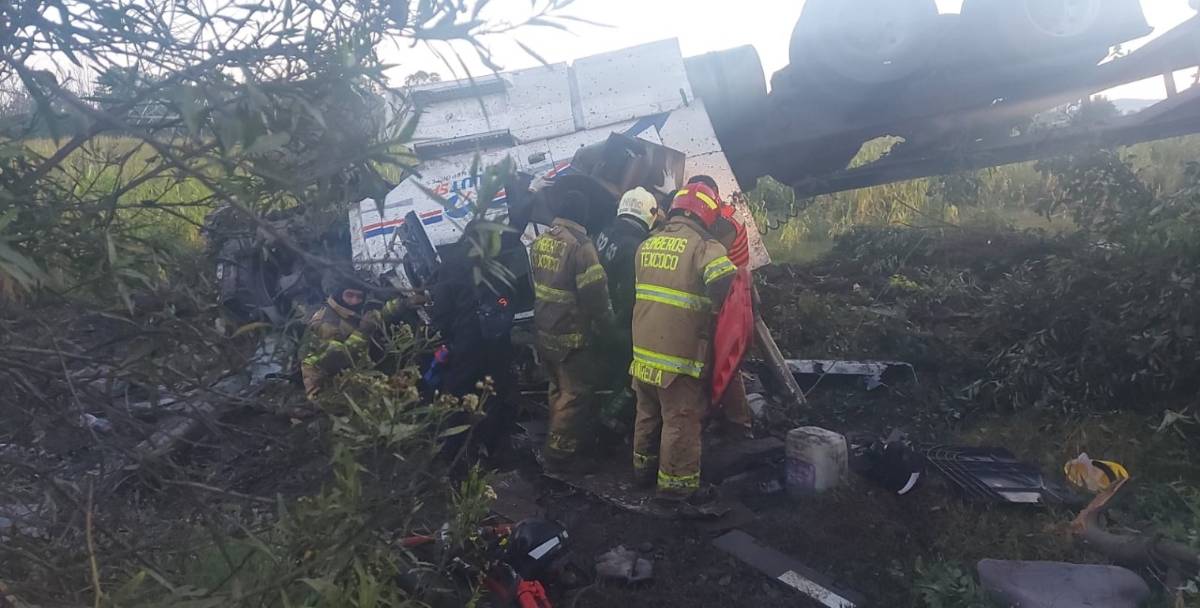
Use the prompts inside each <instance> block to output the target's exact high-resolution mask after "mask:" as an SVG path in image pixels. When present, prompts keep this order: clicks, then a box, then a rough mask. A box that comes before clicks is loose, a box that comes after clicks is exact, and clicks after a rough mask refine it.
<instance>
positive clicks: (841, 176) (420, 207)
mask: <svg viewBox="0 0 1200 608" xmlns="http://www.w3.org/2000/svg"><path fill="white" fill-rule="evenodd" d="M1179 1H1180V4H1181V7H1182V5H1183V0H1179ZM1193 5H1194V3H1193ZM1184 10H1186V9H1184ZM1150 32H1151V28H1150V27H1149V25H1148V24H1147V23H1146V20H1145V16H1144V14H1143V12H1142V6H1141V4H1140V3H1139V2H1138V0H963V2H962V5H961V8H960V10H959V12H958V13H954V14H941V13H939V11H938V8H937V5H936V3H935V2H934V1H933V0H809V1H808V2H806V3H805V5H804V8H803V12H802V15H801V17H800V20H799V22H798V23H797V25H796V28H795V30H794V33H793V36H792V40H791V47H790V54H791V63H790V65H788V66H787V67H786V68H784V69H783V70H781V71H780V72H778V73H777V74H775V75H774V76H773V78H772V79H771V84H772V86H771V90H770V92H769V93H768V90H767V82H766V80H765V79H764V77H763V69H762V65H761V63H760V61H759V58H758V55H757V53H756V52H755V51H754V49H753V48H751V47H740V48H735V49H731V50H728V51H721V52H716V53H710V54H707V55H702V56H699V57H692V58H684V57H683V56H682V54H681V53H680V51H679V46H678V44H677V42H676V41H674V40H667V41H662V42H656V43H651V44H647V45H642V46H637V47H631V48H626V49H620V50H617V51H613V52H609V53H604V54H601V55H596V56H592V57H586V58H583V59H580V60H578V61H576V62H575V63H574V64H573V65H567V64H564V63H559V64H551V65H548V66H542V67H537V68H532V69H528V70H520V71H514V72H505V73H500V74H494V75H489V76H486V77H480V78H475V79H472V80H469V81H456V82H446V83H435V84H431V85H425V86H422V87H418V88H417V89H416V90H414V91H413V92H412V96H411V97H412V98H411V100H410V101H411V103H412V105H413V107H414V108H415V109H416V111H417V112H419V113H420V120H419V122H418V126H417V129H416V132H415V134H414V138H415V144H414V152H415V153H416V155H417V156H418V158H419V159H420V160H421V165H420V167H419V171H418V173H417V174H414V175H413V176H411V177H409V178H407V179H406V180H404V181H403V182H401V183H400V184H399V185H397V186H396V187H395V188H394V189H393V190H392V191H391V192H390V193H388V194H387V196H386V197H385V198H384V200H371V199H368V200H364V201H359V202H357V203H352V204H350V205H349V209H348V214H347V221H346V223H345V224H343V225H340V226H339V227H338V228H337V229H336V230H334V231H332V232H329V233H324V234H321V235H309V236H310V238H309V239H307V240H305V241H304V242H306V243H318V244H319V246H320V247H321V248H322V250H323V251H324V252H326V253H331V254H333V255H335V256H338V257H344V258H346V259H351V258H352V259H353V260H354V262H355V264H356V265H357V266H358V267H359V268H361V269H364V270H366V271H369V272H370V273H371V274H374V275H376V276H383V275H388V276H390V277H393V278H394V281H393V282H394V283H398V284H399V285H401V286H402V287H407V286H414V285H415V284H418V283H419V282H420V280H419V278H418V277H414V276H413V274H414V273H413V265H412V264H407V265H406V263H405V260H406V258H409V257H411V254H412V253H413V252H410V251H409V250H408V249H409V248H410V247H406V245H405V244H406V242H412V238H413V237H411V236H408V237H407V238H405V237H406V233H411V232H414V231H415V230H413V229H417V228H419V229H420V231H422V232H424V236H423V237H422V239H421V240H422V241H424V240H426V239H427V242H428V243H429V245H431V248H432V250H433V255H436V250H437V248H439V247H443V246H445V245H448V244H450V243H452V242H454V241H456V240H457V239H458V238H459V236H460V235H461V229H462V227H463V225H464V224H465V223H466V221H467V220H468V219H469V217H468V216H469V214H470V209H471V201H472V200H473V199H474V198H475V197H476V195H477V191H478V186H479V181H480V179H481V176H480V169H479V167H481V166H487V165H489V164H494V163H498V162H500V161H501V160H504V159H508V160H509V161H511V162H512V163H513V164H514V165H515V166H516V168H517V169H518V170H519V171H520V172H521V173H522V174H523V175H524V177H525V179H524V180H518V181H514V182H513V183H510V184H508V187H507V188H505V189H504V190H502V191H501V192H500V193H499V194H498V195H497V196H496V197H495V200H494V201H493V204H494V207H495V211H494V213H495V214H496V215H505V216H510V219H516V221H517V223H519V224H521V225H520V226H519V228H521V229H524V230H525V237H524V240H525V242H526V243H528V242H530V241H531V240H532V238H534V237H536V235H537V233H538V231H539V230H540V229H541V228H542V227H544V225H545V224H548V223H549V219H550V218H549V217H547V216H548V212H547V211H546V210H545V209H544V208H539V206H538V204H537V200H538V197H537V196H536V191H538V190H539V189H540V188H541V187H542V186H544V185H545V184H547V183H552V182H553V181H554V180H555V179H557V178H559V177H561V176H564V175H571V174H577V175H585V176H587V177H588V178H590V179H594V180H595V181H596V182H597V183H598V184H599V185H600V186H602V187H604V188H606V189H608V190H609V191H610V192H612V193H613V194H614V195H615V194H619V192H620V191H621V190H622V189H624V188H629V187H633V186H644V187H647V188H649V189H653V190H658V191H665V190H669V189H672V188H675V187H677V186H678V185H679V184H680V182H681V181H682V180H683V178H684V176H685V175H694V174H700V173H704V174H708V175H711V176H713V177H714V178H716V180H717V182H718V183H719V185H720V187H721V190H722V192H725V193H729V192H736V191H738V190H742V189H746V188H750V187H752V186H753V184H754V182H755V180H756V179H757V178H758V177H760V176H763V175H772V176H774V177H775V178H777V179H779V180H781V181H783V182H785V183H788V184H790V185H791V186H792V187H793V188H795V189H796V191H797V194H799V195H815V194H821V193H826V192H834V191H838V190H845V189H851V188H857V187H864V186H870V185H876V184H881V183H886V182H889V181H897V180H901V179H911V178H916V177H923V176H928V175H934V174H944V173H947V172H951V171H956V170H967V169H974V168H980V167H986V166H993V165H998V164H1004V163H1010V162H1017V161H1022V160H1029V159H1034V158H1041V157H1045V156H1048V155H1053V154H1061V153H1063V152H1066V151H1070V150H1071V149H1074V148H1078V147H1082V146H1097V145H1120V144H1128V143H1134V142H1137V141H1146V140H1152V139H1157V138H1163V137H1171V136H1175V135H1182V134H1188V133H1195V132H1200V87H1192V88H1191V89H1188V90H1186V91H1178V90H1177V88H1176V87H1175V81H1174V78H1173V74H1174V72H1175V71H1177V70H1181V69H1185V68H1188V67H1193V66H1196V65H1197V64H1200V42H1198V41H1200V17H1194V18H1192V19H1190V20H1188V21H1186V22H1185V23H1183V24H1182V25H1180V26H1178V27H1176V28H1175V29H1174V30H1172V31H1169V32H1166V33H1163V34H1162V35H1161V36H1159V37H1158V38H1157V39H1155V40H1153V41H1151V42H1149V43H1148V44H1145V45H1144V46H1142V47H1141V48H1139V49H1138V50H1136V51H1134V52H1132V53H1113V52H1112V49H1113V48H1114V47H1118V46H1119V45H1122V44H1125V43H1127V42H1130V41H1133V40H1136V39H1138V38H1139V37H1142V36H1145V35H1147V34H1149V33H1150ZM1160 75H1163V76H1164V77H1165V80H1166V81H1168V82H1169V85H1168V86H1167V90H1168V92H1169V93H1171V95H1170V96H1169V97H1168V98H1167V99H1166V100H1165V101H1162V102H1161V103H1158V104H1156V105H1154V106H1152V107H1150V108H1148V109H1146V110H1143V111H1142V112H1139V113H1137V114H1134V115H1131V116H1123V117H1120V118H1118V119H1114V120H1112V121H1110V122H1109V123H1104V124H1100V125H1089V126H1087V127H1079V128H1073V127H1069V128H1060V129H1056V130H1052V131H1048V132H1047V131H1043V130H1031V129H1028V128H1027V124H1028V122H1029V118H1030V117H1032V116H1033V115H1035V114H1037V113H1038V112H1041V111H1044V110H1047V109H1050V108H1054V107H1057V106H1059V105H1062V104H1064V103H1069V102H1071V101H1073V100H1078V99H1080V98H1082V97H1086V96H1088V95H1091V94H1093V93H1096V92H1099V91H1102V90H1105V89H1107V88H1110V87H1113V86H1116V85H1120V84H1124V83H1128V82H1132V81H1136V80H1140V79H1144V78H1149V77H1155V76H1160ZM884 135H892V136H898V137H901V138H903V141H902V143H901V144H899V145H897V146H895V147H893V149H892V150H891V152H890V153H889V154H888V155H886V156H885V157H883V158H881V159H879V160H877V161H876V162H874V163H870V164H867V165H864V166H859V167H854V168H848V163H849V161H850V160H851V159H852V158H853V157H854V156H855V154H856V153H857V152H858V150H859V149H860V147H861V146H862V144H863V143H864V142H866V141H869V140H871V139H873V138H876V137H880V136H884ZM477 158H478V159H480V160H481V161H482V162H480V163H476V159H477ZM524 205H529V206H530V207H531V208H530V207H523V206H524ZM518 208H521V209H522V210H521V211H519V212H518V211H517V210H518ZM513 215H517V216H519V217H517V218H512V217H511V216H513ZM739 215H740V219H741V220H742V221H743V222H745V223H746V224H747V225H748V226H753V225H754V222H753V219H752V218H751V217H750V214H749V212H748V210H746V209H745V208H741V209H739ZM597 217H598V218H599V221H601V222H602V221H604V219H605V218H607V217H611V214H609V213H605V212H600V213H598V214H597ZM406 218H415V219H406ZM275 221H277V222H278V223H279V225H280V226H281V227H283V228H285V229H288V230H292V229H293V228H294V229H297V230H300V231H303V230H305V229H307V228H308V224H307V223H306V222H305V221H304V220H303V219H297V218H289V217H285V216H281V217H279V218H275ZM406 221H407V222H409V224H410V225H409V228H410V230H404V229H403V227H404V226H405V223H406ZM234 223H236V222H234ZM413 224H416V225H413ZM598 227H602V226H593V228H598ZM749 232H750V237H751V239H750V240H751V243H750V244H751V254H752V267H753V268H758V267H761V266H763V265H765V264H768V263H769V262H770V260H769V256H768V255H767V252H766V251H765V249H764V248H763V247H762V243H761V239H759V238H758V232H757V231H756V230H750V231H749ZM223 234H230V232H228V231H225V232H223ZM234 234H236V231H234ZM212 246H213V252H214V254H215V255H216V256H217V259H218V276H219V280H220V285H221V292H222V299H223V301H224V303H225V304H226V305H227V307H228V308H230V309H231V310H232V311H235V312H236V314H237V316H238V317H239V318H243V319H245V318H249V317H260V318H261V317H266V318H268V319H271V320H273V321H279V320H281V319H284V318H287V316H288V315H287V311H288V310H289V309H290V307H291V305H292V303H293V302H296V301H303V300H306V299H307V300H311V299H314V298H319V297H320V293H319V289H318V286H319V279H314V276H313V274H314V273H313V272H312V269H310V268H306V267H305V266H304V265H303V263H302V262H300V261H298V260H297V259H296V256H289V255H288V252H287V251H286V247H282V246H281V244H279V243H276V242H274V241H273V240H272V239H271V238H270V236H269V235H266V234H263V233H262V231H251V232H250V233H247V234H239V235H237V236H236V237H235V238H225V239H223V240H222V241H220V242H216V243H213V245H212ZM426 257H428V256H426ZM525 262H526V264H527V260H525ZM510 265H512V266H513V270H514V273H515V274H517V276H518V278H521V277H524V276H527V273H525V272H523V271H522V262H521V260H519V259H514V260H512V263H511V264H510ZM523 289H525V290H526V292H525V294H526V295H525V297H522V298H519V299H520V300H521V301H520V302H519V303H518V304H519V306H521V307H522V308H523V311H521V312H523V313H524V316H528V314H529V310H530V309H531V303H532V298H531V296H529V293H528V285H527V281H525V284H524V286H523ZM519 316H521V315H519Z"/></svg>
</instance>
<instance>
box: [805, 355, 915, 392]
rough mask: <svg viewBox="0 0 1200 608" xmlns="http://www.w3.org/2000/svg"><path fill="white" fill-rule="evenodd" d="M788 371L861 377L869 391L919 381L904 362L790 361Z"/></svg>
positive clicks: (910, 366) (813, 374)
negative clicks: (899, 381) (902, 382)
mask: <svg viewBox="0 0 1200 608" xmlns="http://www.w3.org/2000/svg"><path fill="white" fill-rule="evenodd" d="M786 363H787V366H788V370H789V371H791V372H792V374H793V375H804V376H861V377H862V379H863V385H864V386H865V387H866V389H867V390H869V391H873V390H875V389H877V388H879V387H881V386H886V385H887V382H888V381H891V382H895V381H898V380H907V379H910V378H911V379H912V380H913V381H914V382H915V381H916V379H917V372H916V371H915V370H914V369H913V366H912V365H911V364H909V363H904V362H903V361H838V360H836V359H788V360H787V361H786Z"/></svg>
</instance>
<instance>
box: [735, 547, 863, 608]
mask: <svg viewBox="0 0 1200 608" xmlns="http://www.w3.org/2000/svg"><path fill="white" fill-rule="evenodd" d="M713 545H714V546H715V547H717V548H718V549H720V550H722V551H724V552H726V553H729V554H730V555H732V556H734V557H736V558H738V559H740V560H742V561H743V562H745V563H746V564H748V565H750V566H752V567H753V568H754V569H756V570H758V571H760V572H762V573H763V574H766V575H767V576H769V577H771V578H773V579H775V580H777V581H779V582H781V583H783V584H785V585H787V586H788V587H791V588H792V589H795V590H796V591H799V592H800V593H803V594H804V595H806V596H808V597H810V598H812V599H813V600H816V601H817V602H818V603H820V604H821V605H822V606H827V607H828V608H855V607H856V606H862V605H864V603H865V602H864V601H863V599H862V598H860V597H859V596H858V594H855V593H853V592H849V591H843V590H840V589H838V588H837V587H835V586H833V585H832V584H831V583H830V582H829V581H828V580H827V579H826V578H825V577H823V576H821V575H820V574H817V573H816V572H813V571H812V570H811V569H809V568H808V567H806V566H805V565H804V564H801V563H800V562H798V561H796V560H795V559H793V558H791V557H788V556H787V555H784V554H783V553H780V552H778V551H776V550H774V549H772V548H770V547H767V546H765V545H763V544H762V543H760V542H759V541H758V539H756V538H754V537H753V536H750V535H749V534H746V533H745V532H742V531H741V530H733V531H732V532H728V533H726V534H724V535H722V536H719V537H717V539H716V540H714V541H713Z"/></svg>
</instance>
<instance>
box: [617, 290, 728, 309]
mask: <svg viewBox="0 0 1200 608" xmlns="http://www.w3.org/2000/svg"><path fill="white" fill-rule="evenodd" d="M635 291H636V292H637V296H636V297H637V299H639V300H642V301H645V302H657V303H659V304H666V305H668V306H674V307H676V308H683V309H685V310H700V311H704V310H708V309H710V308H712V300H710V299H708V298H707V297H705V296H701V295H696V294H694V293H688V292H686V291H679V290H678V289H671V288H670V287H663V286H661V285H651V284H649V283H638V284H637V287H636V288H635Z"/></svg>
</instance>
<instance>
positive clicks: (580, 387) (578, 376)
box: [543, 349, 603, 464]
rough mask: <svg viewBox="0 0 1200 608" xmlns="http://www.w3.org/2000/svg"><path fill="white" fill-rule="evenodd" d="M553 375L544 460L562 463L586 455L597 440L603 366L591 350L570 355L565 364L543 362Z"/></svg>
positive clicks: (545, 360) (550, 361)
mask: <svg viewBox="0 0 1200 608" xmlns="http://www.w3.org/2000/svg"><path fill="white" fill-rule="evenodd" d="M543 363H544V365H545V367H546V372H547V373H548V374H549V376H550V381H551V385H550V430H549V434H547V436H546V450H545V457H546V460H547V461H549V462H553V463H555V464H563V463H565V462H566V461H569V460H571V459H573V458H574V457H575V456H576V455H577V454H579V453H581V452H582V453H585V454H586V453H587V452H589V451H590V450H591V448H592V443H593V442H594V440H595V436H596V433H595V425H596V422H597V418H598V416H597V413H598V412H597V411H596V407H597V404H596V385H597V382H598V380H599V377H600V375H601V373H602V369H603V367H602V366H601V365H600V364H599V363H600V362H599V361H598V359H597V357H596V355H595V353H594V352H592V351H591V350H589V349H582V350H576V351H572V352H571V353H569V354H568V355H567V356H566V357H565V358H564V359H563V360H562V361H556V360H553V359H549V358H547V359H543Z"/></svg>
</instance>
